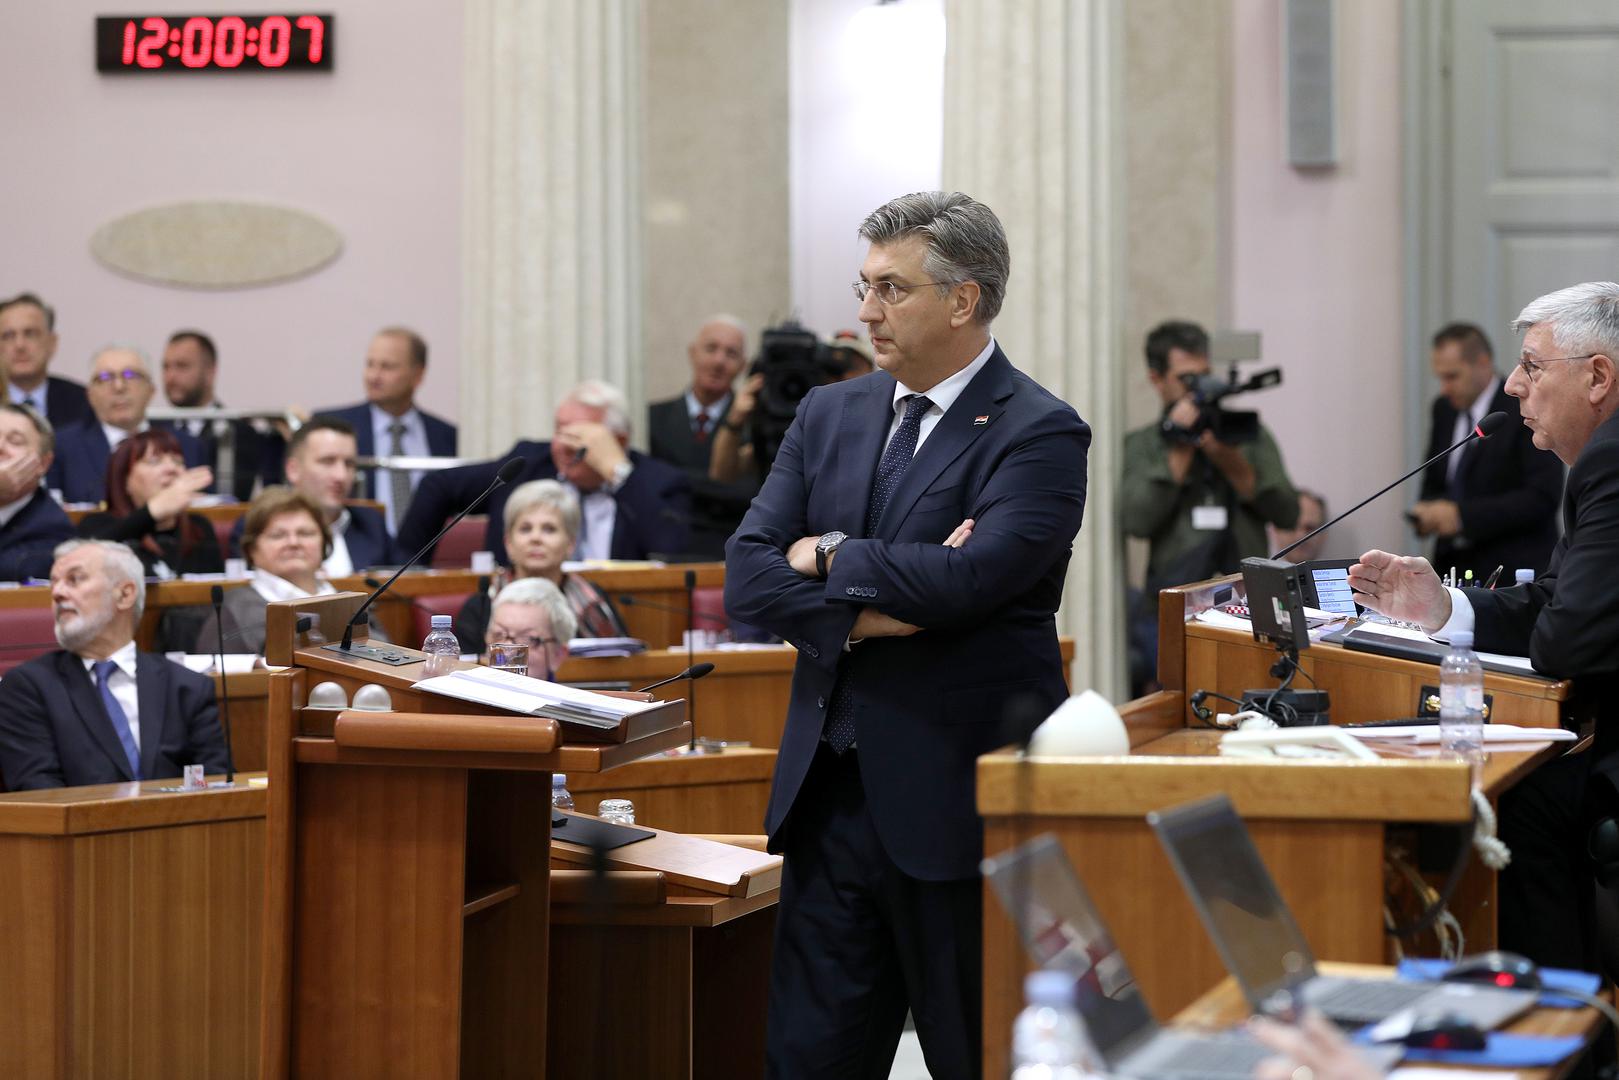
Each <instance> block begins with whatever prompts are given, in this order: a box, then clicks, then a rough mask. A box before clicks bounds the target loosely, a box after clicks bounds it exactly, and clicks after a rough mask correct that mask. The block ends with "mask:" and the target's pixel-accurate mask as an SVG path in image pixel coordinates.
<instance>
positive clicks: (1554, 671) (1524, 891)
mask: <svg viewBox="0 0 1619 1080" xmlns="http://www.w3.org/2000/svg"><path fill="white" fill-rule="evenodd" d="M1512 325H1513V329H1514V330H1523V331H1525V333H1524V337H1523V350H1522V354H1521V357H1520V359H1519V361H1518V365H1517V367H1516V368H1514V369H1513V372H1512V374H1511V375H1510V376H1509V377H1508V379H1507V383H1506V390H1507V393H1509V394H1511V395H1512V396H1513V397H1515V398H1517V399H1518V401H1519V403H1520V408H1521V410H1522V415H1523V422H1524V424H1525V425H1527V426H1528V428H1529V430H1530V431H1532V432H1534V442H1535V446H1537V447H1539V448H1540V449H1542V450H1550V451H1551V452H1552V453H1554V454H1556V455H1557V457H1558V458H1559V459H1561V460H1562V462H1563V463H1564V464H1565V465H1567V466H1568V467H1569V474H1568V486H1567V489H1566V491H1565V493H1564V495H1563V507H1562V508H1563V536H1562V539H1560V540H1559V541H1558V542H1557V547H1556V548H1555V549H1554V550H1553V552H1552V557H1551V564H1550V566H1549V568H1548V569H1547V571H1546V572H1545V573H1544V574H1542V575H1541V576H1540V577H1539V578H1537V579H1535V580H1534V581H1533V582H1530V583H1529V584H1526V585H1518V586H1514V587H1513V588H1509V589H1496V590H1494V591H1490V590H1485V589H1467V590H1460V589H1446V588H1445V587H1444V586H1443V585H1441V584H1440V581H1439V577H1438V575H1437V574H1435V573H1434V570H1433V567H1432V566H1430V565H1429V563H1428V561H1427V560H1426V559H1423V558H1419V557H1415V556H1409V555H1406V556H1400V555H1391V554H1389V553H1388V552H1386V551H1368V552H1367V553H1366V554H1364V555H1362V556H1361V557H1360V562H1358V563H1357V564H1355V565H1354V566H1352V567H1350V569H1349V583H1350V586H1351V587H1352V588H1353V589H1354V590H1355V591H1356V592H1357V593H1359V594H1360V596H1359V597H1358V599H1360V601H1361V602H1362V603H1364V604H1365V605H1367V606H1368V607H1371V608H1373V609H1375V610H1377V611H1381V612H1383V613H1384V614H1386V615H1390V616H1392V617H1394V618H1397V619H1406V620H1410V621H1412V622H1415V623H1419V624H1421V625H1422V626H1423V627H1425V628H1426V629H1427V630H1428V631H1429V632H1430V633H1432V634H1433V635H1434V636H1436V637H1438V638H1441V639H1448V638H1449V637H1450V636H1451V635H1452V634H1454V633H1456V632H1458V631H1463V630H1471V631H1473V632H1474V640H1475V642H1476V643H1477V647H1478V648H1480V649H1484V650H1489V651H1491V652H1501V653H1515V654H1519V655H1528V657H1529V658H1530V659H1531V660H1532V661H1533V662H1534V665H1535V669H1536V670H1537V671H1540V672H1542V673H1543V674H1546V675H1550V676H1553V677H1555V678H1564V679H1572V680H1574V684H1575V691H1576V701H1575V703H1573V710H1574V711H1575V713H1576V717H1575V718H1576V719H1582V720H1594V721H1595V729H1596V741H1595V745H1594V746H1593V747H1592V749H1591V750H1590V751H1588V752H1586V753H1579V754H1571V755H1568V756H1566V757H1563V758H1560V759H1558V760H1556V761H1553V762H1551V763H1550V764H1547V765H1544V766H1542V767H1541V768H1540V769H1538V770H1536V772H1534V773H1533V774H1532V775H1531V776H1530V777H1529V778H1528V779H1527V780H1526V781H1524V782H1523V783H1522V784H1519V785H1518V786H1517V787H1516V788H1513V789H1512V790H1511V791H1509V792H1508V793H1507V794H1506V796H1505V798H1503V799H1502V802H1501V838H1502V839H1503V840H1505V841H1506V843H1507V846H1508V847H1510V848H1511V849H1512V863H1511V865H1509V866H1508V867H1507V869H1506V871H1505V872H1504V873H1503V874H1502V876H1501V917H1500V940H1501V945H1502V947H1503V948H1507V949H1512V950H1514V951H1516V952H1521V953H1523V954H1525V955H1526V956H1528V957H1530V958H1531V959H1532V960H1534V961H1536V962H1537V963H1540V964H1545V965H1551V966H1554V967H1563V968H1585V969H1587V970H1590V971H1597V970H1599V968H1598V967H1597V966H1596V965H1597V963H1598V958H1597V955H1596V950H1595V944H1596V941H1595V936H1594V932H1593V929H1592V922H1591V915H1592V912H1591V898H1592V892H1593V890H1592V885H1591V879H1592V872H1593V868H1592V863H1591V856H1590V855H1589V854H1588V852H1587V838H1588V835H1590V833H1591V830H1592V824H1593V822H1594V821H1596V820H1598V819H1602V818H1611V817H1612V816H1613V815H1614V813H1615V807H1616V806H1619V797H1616V794H1615V784H1616V783H1619V753H1616V751H1619V717H1612V716H1609V715H1605V714H1608V713H1611V712H1612V711H1613V708H1614V706H1613V704H1612V702H1613V700H1614V698H1613V694H1614V691H1615V690H1616V689H1619V584H1616V583H1615V579H1614V576H1613V568H1614V554H1615V552H1616V551H1619V419H1615V414H1616V413H1619V284H1615V283H1614V282H1611V281H1597V282H1588V283H1586V284H1584V285H1575V286H1572V287H1571V288H1567V289H1563V290H1561V291H1559V292H1554V293H1550V294H1548V295H1546V296H1542V297H1541V298H1540V299H1538V300H1535V301H1534V302H1532V303H1531V304H1529V306H1528V307H1526V308H1524V309H1523V311H1522V313H1520V314H1519V316H1518V318H1517V320H1516V321H1515V322H1514V323H1513V324H1512ZM1607 859H1608V860H1609V861H1616V860H1619V852H1610V853H1609V854H1608V855H1607Z"/></svg>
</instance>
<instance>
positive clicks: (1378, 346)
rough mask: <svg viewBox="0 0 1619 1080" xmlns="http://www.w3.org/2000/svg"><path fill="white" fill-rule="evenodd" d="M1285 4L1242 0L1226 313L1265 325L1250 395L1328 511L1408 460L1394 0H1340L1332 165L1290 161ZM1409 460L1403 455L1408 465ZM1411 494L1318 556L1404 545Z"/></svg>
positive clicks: (1240, 323)
mask: <svg viewBox="0 0 1619 1080" xmlns="http://www.w3.org/2000/svg"><path fill="white" fill-rule="evenodd" d="M1280 8H1281V5H1280V3H1279V2H1278V0H1235V3H1234V7H1233V21H1234V25H1233V27H1232V35H1231V38H1232V41H1233V42H1234V43H1236V44H1235V46H1234V48H1235V53H1234V55H1233V57H1232V60H1233V63H1232V69H1233V78H1232V101H1231V117H1232V120H1231V132H1230V138H1231V158H1230V160H1231V170H1232V172H1231V192H1232V205H1231V219H1230V221H1231V229H1230V234H1229V235H1230V259H1231V272H1230V274H1229V275H1228V280H1229V281H1230V282H1231V316H1232V317H1231V319H1230V320H1229V323H1228V325H1230V326H1232V327H1238V328H1242V329H1250V330H1258V331H1260V332H1262V333H1263V335H1264V351H1265V360H1266V362H1267V363H1269V364H1280V365H1282V367H1283V368H1284V370H1285V372H1286V376H1285V380H1284V382H1283V384H1282V386H1281V387H1280V388H1278V389H1276V390H1272V391H1267V392H1265V393H1264V394H1263V395H1256V396H1255V397H1253V398H1252V399H1250V400H1251V403H1252V404H1253V405H1254V406H1255V407H1257V408H1259V409H1260V410H1261V412H1262V414H1263V416H1264V420H1265V422H1266V424H1268V425H1269V426H1270V428H1271V430H1272V431H1273V432H1274V433H1275V435H1276V438H1277V440H1278V442H1279V443H1280V444H1281V446H1282V452H1283V454H1284V456H1285V458H1286V461H1287V466H1288V472H1289V473H1290V475H1291V476H1292V477H1293V482H1294V483H1296V484H1300V485H1303V486H1305V487H1312V488H1316V489H1318V490H1320V491H1321V492H1322V493H1323V494H1325V495H1326V497H1327V500H1328V502H1329V504H1330V505H1331V507H1332V508H1333V510H1334V512H1337V511H1339V510H1345V509H1348V508H1349V507H1350V506H1352V505H1353V504H1354V503H1356V502H1359V501H1360V499H1362V498H1364V497H1365V496H1366V495H1369V494H1371V493H1372V492H1373V491H1375V490H1376V489H1377V488H1379V487H1381V486H1382V485H1383V484H1385V483H1387V482H1388V481H1389V480H1391V479H1393V478H1394V477H1395V476H1397V475H1399V474H1400V473H1401V472H1404V471H1405V469H1407V468H1409V467H1410V466H1411V465H1414V464H1416V461H1415V459H1414V458H1413V456H1412V455H1413V454H1414V453H1415V452H1416V451H1415V448H1411V447H1407V446H1406V445H1405V442H1406V440H1405V435H1404V417H1405V415H1406V412H1407V411H1408V408H1421V407H1422V406H1421V404H1420V403H1415V404H1412V405H1411V406H1409V407H1408V406H1407V404H1406V403H1405V402H1404V400H1403V394H1402V390H1403V384H1402V375H1401V372H1402V360H1401V325H1402V323H1401V320H1402V317H1403V311H1402V292H1401V290H1402V258H1401V236H1402V228H1403V226H1402V219H1401V156H1400V123H1401V113H1400V109H1401V104H1400V102H1401V98H1400V6H1399V5H1398V4H1397V3H1394V2H1393V0H1379V2H1366V0H1353V2H1344V3H1340V4H1338V23H1337V60H1338V92H1339V109H1338V124H1339V127H1338V133H1339V141H1338V145H1339V164H1338V165H1337V166H1336V167H1335V168H1332V169H1329V170H1325V171H1316V172H1306V171H1300V170H1297V169H1294V168H1292V167H1291V166H1289V165H1288V164H1287V157H1286V148H1285V146H1284V144H1283V139H1282V96H1281V95H1282V70H1281V26H1282V15H1281V10H1280ZM1407 462H1409V464H1407ZM1415 484H1416V481H1415V480H1413V481H1411V485H1412V489H1411V490H1410V491H1407V490H1404V489H1401V490H1399V491H1395V492H1390V493H1389V494H1388V495H1387V496H1385V497H1384V498H1383V499H1382V500H1380V501H1379V502H1377V503H1373V504H1372V505H1371V506H1368V507H1367V508H1366V509H1365V510H1363V511H1361V512H1360V513H1359V514H1357V515H1356V516H1355V517H1354V518H1351V519H1350V520H1349V521H1347V522H1345V523H1344V524H1343V525H1340V526H1338V527H1337V528H1336V529H1334V530H1333V533H1334V536H1333V540H1332V542H1331V543H1330V545H1329V549H1328V552H1327V554H1328V555H1330V556H1334V557H1350V556H1354V555H1359V554H1360V553H1361V551H1363V550H1364V549H1365V548H1367V547H1373V546H1380V547H1388V548H1392V549H1395V550H1399V549H1401V548H1402V546H1403V545H1404V543H1405V536H1406V532H1405V526H1404V523H1403V521H1402V519H1401V517H1400V514H1401V511H1402V510H1403V509H1404V508H1405V507H1406V506H1409V505H1410V503H1411V502H1412V501H1414V500H1415V498H1416V495H1415Z"/></svg>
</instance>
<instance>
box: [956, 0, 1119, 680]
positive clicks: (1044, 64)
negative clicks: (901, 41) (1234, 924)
mask: <svg viewBox="0 0 1619 1080" xmlns="http://www.w3.org/2000/svg"><path fill="white" fill-rule="evenodd" d="M1118 2H1119V0H947V4H946V8H945V15H946V20H947V23H946V25H947V31H946V33H947V45H946V51H945V80H944V85H945V108H944V187H945V188H946V189H947V190H960V191H964V192H966V193H968V194H969V195H972V196H973V197H974V198H977V199H979V200H981V201H983V202H984V203H986V204H987V205H988V206H989V207H990V208H991V209H993V210H994V211H995V213H996V214H997V215H998V216H999V217H1000V219H1001V221H1002V223H1003V224H1004V225H1005V226H1006V231H1007V238H1008V241H1009V243H1010V245H1011V249H1012V277H1011V280H1010V282H1009V284H1008V286H1007V293H1006V303H1005V306H1004V307H1003V308H1002V310H1001V313H1000V316H999V317H998V318H997V319H996V321H995V326H994V332H995V337H996V339H997V340H998V341H999V342H1000V344H1001V346H1002V347H1003V348H1004V349H1005V350H1006V354H1007V356H1008V357H1009V358H1010V359H1011V361H1012V363H1013V364H1015V365H1016V366H1018V367H1019V368H1021V369H1022V370H1024V371H1025V372H1027V373H1028V374H1029V375H1031V376H1032V377H1034V378H1035V379H1036V380H1038V381H1039V382H1040V383H1041V385H1043V386H1045V387H1046V388H1047V389H1048V390H1050V391H1051V392H1052V393H1054V394H1056V395H1058V396H1059V397H1061V398H1063V399H1064V400H1065V401H1067V402H1069V403H1070V404H1072V405H1073V406H1074V408H1076V409H1077V410H1079V414H1080V416H1081V417H1083V418H1084V419H1085V421H1086V422H1087V423H1089V424H1090V426H1091V431H1092V442H1091V450H1090V469H1089V488H1088V494H1087V496H1086V504H1085V522H1084V526H1083V527H1082V528H1081V529H1080V532H1079V537H1078V538H1077V539H1076V540H1075V542H1074V557H1073V561H1072V562H1071V563H1070V564H1069V568H1068V581H1067V593H1066V597H1065V601H1064V604H1063V607H1062V610H1061V611H1060V612H1059V613H1058V629H1059V631H1060V632H1062V633H1065V634H1072V635H1073V636H1074V638H1075V645H1076V648H1075V656H1074V669H1073V679H1074V687H1075V689H1084V688H1086V687H1094V688H1095V689H1097V690H1099V691H1101V692H1102V693H1103V694H1105V695H1107V696H1108V697H1109V698H1110V699H1111V700H1114V701H1122V700H1123V697H1124V692H1125V691H1126V689H1127V688H1126V686H1125V680H1124V611H1123V606H1124V594H1123V557H1122V550H1123V549H1122V544H1121V542H1120V537H1119V532H1118V523H1117V516H1116V514H1115V510H1114V506H1115V502H1116V498H1117V496H1116V488H1117V483H1118V470H1119V465H1120V457H1119V455H1120V447H1121V446H1122V443H1123V425H1124V410H1123V397H1122V394H1121V386H1120V377H1119V373H1118V363H1117V357H1118V356H1119V355H1120V352H1119V349H1120V346H1121V342H1120V340H1119V327H1120V319H1119V301H1120V291H1121V288H1122V282H1123V275H1122V273H1121V271H1120V267H1121V255H1120V251H1121V245H1120V244H1119V242H1118V239H1117V236H1116V227H1117V223H1118V221H1119V215H1118V214H1117V212H1116V209H1115V207H1116V201H1117V199H1118V196H1119V192H1118V190H1117V184H1116V182H1115V180H1114V176H1115V168H1116V164H1117V159H1118V158H1119V156H1120V155H1119V154H1118V153H1117V150H1116V145H1117V144H1116V140H1115V132H1114V124H1113V117H1114V116H1115V115H1117V110H1118V102H1119V100H1120V94H1119V92H1118V89H1117V84H1118V71H1117V64H1116V58H1117V57H1118V55H1119V50H1118V41H1117V37H1118V33H1117V27H1118V26H1119V22H1120V19H1119V14H1120V13H1119V11H1118V8H1117V4H1118Z"/></svg>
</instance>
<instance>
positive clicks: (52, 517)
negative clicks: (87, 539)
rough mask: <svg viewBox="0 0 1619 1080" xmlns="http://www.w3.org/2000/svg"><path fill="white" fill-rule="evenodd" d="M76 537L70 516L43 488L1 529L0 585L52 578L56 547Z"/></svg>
mask: <svg viewBox="0 0 1619 1080" xmlns="http://www.w3.org/2000/svg"><path fill="white" fill-rule="evenodd" d="M73 537H74V531H73V522H72V521H71V520H69V519H68V516H67V512H66V511H65V510H63V509H62V508H61V507H60V506H58V505H56V500H55V499H53V498H51V496H50V493H49V492H47V491H46V490H45V489H44V488H40V489H39V490H38V491H36V492H34V494H33V497H32V498H30V499H29V500H28V502H26V503H24V504H23V508H22V509H21V510H19V511H17V516H16V517H14V518H12V519H11V520H10V521H8V522H7V523H6V524H5V527H4V528H0V581H21V580H23V579H24V578H48V577H50V576H51V563H52V562H54V561H55V559H54V557H53V555H52V553H53V552H54V551H55V550H56V545H57V544H60V543H61V542H62V541H64V540H71V539H73Z"/></svg>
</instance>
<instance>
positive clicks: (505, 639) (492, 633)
mask: <svg viewBox="0 0 1619 1080" xmlns="http://www.w3.org/2000/svg"><path fill="white" fill-rule="evenodd" d="M484 637H485V639H486V640H488V641H491V642H502V643H504V644H507V645H527V646H528V647H529V648H531V649H541V648H544V647H545V646H547V645H559V644H561V641H560V640H559V639H557V638H554V637H535V636H534V635H532V634H508V633H506V631H504V630H502V629H501V628H500V627H498V626H491V627H490V628H489V633H487V634H485V635H484Z"/></svg>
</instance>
